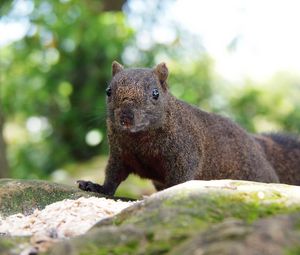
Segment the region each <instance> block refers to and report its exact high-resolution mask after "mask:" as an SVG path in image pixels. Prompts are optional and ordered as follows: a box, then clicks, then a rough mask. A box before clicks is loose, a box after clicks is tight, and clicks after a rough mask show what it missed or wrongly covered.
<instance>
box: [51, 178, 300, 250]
mask: <svg viewBox="0 0 300 255" xmlns="http://www.w3.org/2000/svg"><path fill="white" fill-rule="evenodd" d="M279 214H280V215H284V216H276V215H279ZM299 222H300V187H296V186H289V185H283V184H264V183H255V182H248V181H231V180H219V181H190V182H187V183H184V184H180V185H178V186H175V187H172V188H170V189H167V190H164V191H161V192H158V193H155V194H153V195H152V196H150V197H148V198H145V199H144V200H143V201H141V202H138V203H135V204H134V205H133V206H130V207H128V208H127V209H125V210H123V211H122V212H121V213H120V214H118V215H116V216H115V217H112V218H109V219H106V220H103V221H100V222H99V223H98V224H96V225H95V226H94V228H93V229H92V230H90V231H89V232H88V233H87V234H85V235H83V236H80V237H77V238H73V239H70V240H67V241H63V242H60V243H58V244H56V245H54V246H53V248H52V249H50V250H49V252H48V254H53V255H56V254H72V255H75V254H285V252H290V251H291V252H294V251H296V252H297V251H299V250H297V249H298V248H297V246H296V245H297V243H296V242H295V240H299V239H298V238H299V233H300V232H299V229H297V228H296V227H295V226H296V225H297V224H298V228H299ZM281 228H283V229H284V230H283V231H282V233H281V231H280V229H281ZM257 242H258V243H259V245H258V247H257V248H253V246H254V245H255V244H256V243H257ZM264 245H266V246H264ZM278 247H279V248H278ZM275 248H276V251H275ZM245 249H247V251H245ZM277 251H278V252H277ZM245 252H247V253H245ZM264 252H265V253H264ZM272 252H274V253H272ZM276 252H277V253H276ZM290 254H297V253H290Z"/></svg>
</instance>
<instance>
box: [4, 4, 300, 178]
mask: <svg viewBox="0 0 300 255" xmlns="http://www.w3.org/2000/svg"><path fill="white" fill-rule="evenodd" d="M108 2H109V1H108ZM27 3H30V5H31V8H29V9H30V11H29V12H28V13H27V14H26V15H25V16H26V18H27V19H28V22H29V26H28V31H27V33H26V36H25V37H24V38H23V39H21V40H19V41H16V42H14V43H12V44H10V45H8V46H5V47H3V48H1V49H0V50H1V52H0V65H1V94H0V103H1V106H2V108H1V110H2V111H3V114H4V116H5V119H6V130H8V132H9V134H7V136H8V138H9V139H8V142H9V146H8V156H9V162H10V165H11V171H12V176H13V177H17V178H37V177H38V178H46V177H47V176H49V174H50V173H51V172H52V171H54V170H55V169H57V168H59V167H61V166H62V165H63V164H66V163H70V162H78V161H85V160H87V159H90V158H92V157H93V156H95V155H100V154H106V153H107V142H106V140H105V115H106V113H105V93H104V92H105V88H106V87H107V84H108V82H109V80H110V78H111V75H110V74H111V62H112V61H113V60H119V61H121V62H123V63H124V64H125V65H129V66H147V67H152V66H154V65H155V64H157V63H158V62H159V61H162V60H163V61H165V62H167V64H168V67H169V70H170V76H169V84H170V90H171V92H172V93H173V94H174V95H175V96H177V97H179V98H181V99H183V100H185V101H187V102H190V103H192V104H195V105H198V106H200V107H201V108H203V109H204V110H208V111H214V112H218V113H221V114H225V115H227V116H229V117H230V118H232V119H234V120H235V121H237V122H238V123H240V124H241V125H242V126H243V127H245V128H246V129H247V130H249V131H251V132H261V131H270V130H273V131H275V130H285V131H287V132H295V133H299V131H300V111H299V110H300V93H299V90H300V78H299V77H296V76H292V75H288V74H278V76H276V77H274V79H273V80H270V81H269V82H268V83H266V84H256V83H254V82H252V81H246V82H245V84H239V85H237V84H235V85H234V86H233V84H227V83H226V82H224V81H223V80H222V79H221V78H220V77H218V76H217V75H216V74H215V73H214V71H213V70H214V69H213V67H214V63H213V60H212V59H211V58H210V57H209V56H208V55H207V54H206V52H205V50H204V49H203V48H201V47H199V45H201V42H199V41H198V39H197V38H195V37H194V36H193V35H190V34H189V33H187V32H186V31H184V30H181V29H180V27H179V26H178V24H173V26H171V27H170V29H171V30H172V31H173V34H174V36H173V38H172V39H171V40H169V41H166V42H156V41H155V40H154V39H153V38H151V35H152V32H153V30H155V29H156V28H157V27H158V26H159V21H160V18H161V17H163V10H164V9H166V8H167V6H168V4H170V3H172V0H169V1H151V2H147V3H148V4H149V3H151V4H149V6H146V5H145V7H144V13H140V14H139V15H140V16H139V17H136V18H139V19H140V20H141V22H140V23H141V24H142V25H141V26H140V28H139V29H138V31H135V30H134V29H133V28H132V27H131V26H130V25H129V23H128V19H127V16H128V15H129V14H130V10H127V14H126V13H124V12H122V11H121V10H120V11H114V12H111V11H107V10H105V8H104V5H105V1H104V0H102V1H99V0H87V1H79V0H68V1H67V0H61V1H49V0H32V1H27ZM0 7H1V8H0V9H1V12H0V15H2V16H4V17H5V18H6V19H16V18H18V17H15V16H14V15H11V11H12V10H13V8H14V4H13V2H12V1H6V2H3V3H0ZM128 13H129V14H128ZM146 13H153V15H145V14H146ZM126 15H127V16H126ZM23 18H24V17H23ZM146 37H147V40H146V41H147V42H148V44H147V47H145V45H144V46H143V45H141V40H142V41H143V40H144V39H145V38H146ZM36 127H38V130H37V129H35V128H36ZM90 131H96V133H97V132H98V135H99V137H98V138H99V139H100V140H99V141H100V142H99V144H96V145H95V146H90V145H89V144H88V143H87V142H86V138H87V135H88V134H89V132H90ZM10 133H14V135H12V136H11V135H10ZM102 138H103V139H102ZM75 164H76V163H75Z"/></svg>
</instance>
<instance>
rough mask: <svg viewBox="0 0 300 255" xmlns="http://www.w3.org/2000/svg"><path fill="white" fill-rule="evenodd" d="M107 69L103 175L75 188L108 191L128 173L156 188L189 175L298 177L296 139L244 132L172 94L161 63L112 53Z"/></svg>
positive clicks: (289, 179) (283, 179)
mask: <svg viewBox="0 0 300 255" xmlns="http://www.w3.org/2000/svg"><path fill="white" fill-rule="evenodd" d="M112 76H113V77H112V80H111V82H110V85H109V86H108V88H107V90H106V94H107V113H108V116H107V127H108V139H109V145H110V156H109V160H108V164H107V167H106V176H105V181H104V184H103V185H99V184H95V183H92V182H90V181H78V183H79V188H80V189H82V190H85V191H93V192H99V193H103V194H107V195H113V194H114V193H115V191H116V189H117V187H118V186H119V184H120V183H121V182H122V181H124V180H125V179H126V178H127V176H128V175H129V174H130V173H134V174H137V175H139V176H140V177H143V178H148V179H151V180H152V182H153V184H154V186H155V188H156V189H157V190H161V189H165V188H168V187H170V186H173V185H176V184H179V183H182V182H185V181H188V180H194V179H196V180H213V179H236V180H251V181H258V182H266V183H271V182H273V183H277V182H282V183H287V184H300V142H299V140H296V139H293V138H291V137H288V136H284V135H277V134H269V135H250V134H248V133H247V132H246V131H245V130H244V129H242V128H241V127H239V126H238V125H237V124H235V123H234V122H232V121H231V120H229V119H227V118H224V117H221V116H219V115H216V114H213V113H208V112H205V111H202V110H200V109H198V108H196V107H194V106H191V105H189V104H187V103H185V102H183V101H180V100H178V99H176V98H175V97H174V96H172V95H171V94H170V92H169V90H168V85H167V77H168V68H167V66H166V65H165V63H161V64H159V65H157V66H156V67H155V68H154V69H149V68H133V69H124V68H123V66H122V65H120V64H119V63H117V62H115V61H114V62H113V64H112Z"/></svg>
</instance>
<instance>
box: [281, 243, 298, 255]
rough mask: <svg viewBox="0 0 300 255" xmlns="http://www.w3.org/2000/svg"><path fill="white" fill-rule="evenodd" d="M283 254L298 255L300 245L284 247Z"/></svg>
mask: <svg viewBox="0 0 300 255" xmlns="http://www.w3.org/2000/svg"><path fill="white" fill-rule="evenodd" d="M284 254H285V255H300V245H297V246H295V247H292V248H288V249H286V251H285V253H284Z"/></svg>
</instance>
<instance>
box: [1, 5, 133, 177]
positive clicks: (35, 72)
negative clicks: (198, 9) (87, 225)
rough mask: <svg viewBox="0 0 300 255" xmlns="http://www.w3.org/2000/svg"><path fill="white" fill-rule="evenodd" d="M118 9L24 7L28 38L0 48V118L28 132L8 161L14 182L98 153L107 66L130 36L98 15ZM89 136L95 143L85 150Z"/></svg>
mask: <svg viewBox="0 0 300 255" xmlns="http://www.w3.org/2000/svg"><path fill="white" fill-rule="evenodd" d="M124 2H125V1H117V2H116V3H114V4H113V5H111V3H109V1H99V0H90V1H79V0H69V1H47V0H32V1H27V2H26V4H25V7H24V6H23V8H25V9H27V12H28V14H27V15H26V16H25V17H22V18H23V19H24V18H27V19H29V21H30V23H29V24H30V25H29V29H28V32H27V34H26V36H25V37H24V38H23V39H22V40H20V41H18V42H15V43H13V44H12V45H9V46H7V47H6V48H4V49H3V56H4V57H3V58H2V60H1V65H2V67H3V70H2V71H3V74H4V75H3V76H4V77H3V79H4V82H3V85H4V87H3V93H4V96H3V105H4V108H3V111H4V114H5V115H6V116H9V117H10V118H11V119H12V118H15V119H16V118H17V119H18V120H19V121H20V120H21V121H22V122H23V123H24V124H26V127H27V129H28V131H29V133H30V136H29V141H28V142H27V143H22V144H19V145H17V146H15V149H16V150H15V156H14V157H12V160H13V161H14V162H13V167H14V169H16V168H18V170H17V171H15V174H17V175H19V177H28V175H27V174H26V173H27V171H26V170H25V169H29V168H30V170H31V172H33V173H34V172H35V174H36V175H43V174H47V172H48V173H49V172H50V171H53V170H54V169H55V168H56V167H58V166H59V165H61V164H62V163H63V162H66V161H68V160H70V159H74V160H85V159H88V158H90V157H92V156H93V155H95V154H98V153H99V152H100V150H101V149H102V150H105V146H104V144H105V143H103V142H101V141H102V140H101V139H102V137H103V134H104V133H105V110H104V104H105V93H104V92H105V88H106V86H107V81H108V80H109V79H110V72H111V68H110V66H111V62H112V60H114V59H120V58H121V53H122V51H123V49H124V47H125V45H126V44H127V42H128V40H129V39H130V38H131V37H132V34H133V31H132V30H131V29H130V28H129V27H128V26H127V24H126V21H125V18H124V15H123V14H122V13H121V12H104V8H105V10H112V9H113V10H121V7H122V4H123V3H124ZM15 4H20V3H18V1H16V2H15ZM23 4H24V2H23ZM14 8H15V6H14V5H12V9H11V10H10V11H8V13H7V15H6V17H7V18H8V19H9V17H10V14H11V12H13V9H14ZM13 15H14V18H16V17H15V15H16V14H15V13H14V14H13ZM90 131H95V132H96V134H97V135H98V138H97V139H96V140H99V144H94V145H95V146H91V145H90V144H88V143H87V141H86V139H87V135H88V134H89V132H90ZM95 132H94V134H95ZM19 162H22V164H19ZM26 162H27V163H26ZM22 168H24V169H23V170H22ZM39 171H44V173H41V172H39ZM29 177H30V176H29ZM31 177H32V176H31Z"/></svg>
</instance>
